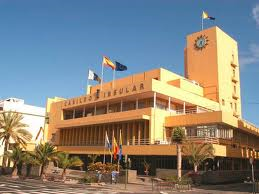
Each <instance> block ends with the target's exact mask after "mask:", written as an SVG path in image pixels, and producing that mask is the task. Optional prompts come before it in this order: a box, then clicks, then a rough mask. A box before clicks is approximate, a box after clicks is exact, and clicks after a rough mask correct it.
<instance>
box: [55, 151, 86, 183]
mask: <svg viewBox="0 0 259 194" xmlns="http://www.w3.org/2000/svg"><path fill="white" fill-rule="evenodd" d="M57 161H58V165H59V166H60V167H61V168H62V169H63V172H62V179H63V181H65V180H66V170H67V169H68V168H70V167H73V166H82V165H83V164H84V163H83V162H82V160H81V159H80V158H79V157H78V156H74V157H71V158H69V154H68V153H63V152H60V153H58V155H57Z"/></svg>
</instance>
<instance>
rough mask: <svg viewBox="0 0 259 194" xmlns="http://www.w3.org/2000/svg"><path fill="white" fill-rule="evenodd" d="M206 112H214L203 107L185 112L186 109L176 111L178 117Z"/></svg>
mask: <svg viewBox="0 0 259 194" xmlns="http://www.w3.org/2000/svg"><path fill="white" fill-rule="evenodd" d="M205 112H212V111H211V110H208V109H204V108H202V107H197V108H190V109H185V110H184V109H178V110H175V114H176V115H185V114H197V113H205Z"/></svg>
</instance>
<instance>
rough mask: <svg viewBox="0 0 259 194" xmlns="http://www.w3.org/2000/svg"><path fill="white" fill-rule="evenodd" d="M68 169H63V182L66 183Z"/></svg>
mask: <svg viewBox="0 0 259 194" xmlns="http://www.w3.org/2000/svg"><path fill="white" fill-rule="evenodd" d="M66 170H67V169H63V172H62V180H63V181H64V182H65V181H66V178H67V172H66Z"/></svg>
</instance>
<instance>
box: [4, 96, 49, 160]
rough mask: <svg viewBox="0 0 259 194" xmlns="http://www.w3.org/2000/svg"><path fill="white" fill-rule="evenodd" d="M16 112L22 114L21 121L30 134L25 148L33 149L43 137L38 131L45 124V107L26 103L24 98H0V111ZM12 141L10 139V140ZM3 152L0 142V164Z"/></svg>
mask: <svg viewBox="0 0 259 194" xmlns="http://www.w3.org/2000/svg"><path fill="white" fill-rule="evenodd" d="M9 111H11V112H17V113H20V114H22V115H23V120H22V121H21V122H23V123H24V124H27V125H28V127H27V128H26V130H28V131H29V132H30V133H31V134H32V139H31V141H30V142H28V144H27V150H33V149H34V147H35V145H36V144H38V143H39V142H40V141H41V140H42V138H43V131H42V132H40V127H42V128H43V127H44V124H45V114H46V112H45V108H42V107H36V106H31V105H27V104H25V103H24V100H22V99H17V98H8V99H5V100H0V112H9ZM11 142H12V140H11ZM3 153H4V145H2V143H1V144H0V164H1V165H2V155H3Z"/></svg>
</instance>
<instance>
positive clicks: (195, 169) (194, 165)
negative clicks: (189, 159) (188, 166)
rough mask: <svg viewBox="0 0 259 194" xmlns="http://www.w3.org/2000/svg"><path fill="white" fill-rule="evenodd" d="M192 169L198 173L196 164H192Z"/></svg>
mask: <svg viewBox="0 0 259 194" xmlns="http://www.w3.org/2000/svg"><path fill="white" fill-rule="evenodd" d="M193 168H194V172H195V173H197V172H198V165H197V164H193Z"/></svg>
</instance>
